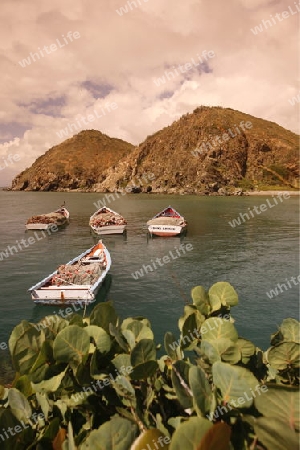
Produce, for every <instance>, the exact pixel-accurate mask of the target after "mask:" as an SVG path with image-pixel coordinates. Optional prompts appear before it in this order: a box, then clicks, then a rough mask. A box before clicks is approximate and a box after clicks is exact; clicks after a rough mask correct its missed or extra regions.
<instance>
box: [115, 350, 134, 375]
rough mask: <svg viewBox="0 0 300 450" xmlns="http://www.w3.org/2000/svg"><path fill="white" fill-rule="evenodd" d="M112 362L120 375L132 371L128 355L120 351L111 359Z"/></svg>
mask: <svg viewBox="0 0 300 450" xmlns="http://www.w3.org/2000/svg"><path fill="white" fill-rule="evenodd" d="M112 363H113V365H114V366H115V367H116V369H118V371H119V372H120V374H121V375H125V376H126V375H129V374H130V373H131V371H132V366H131V361H130V355H126V354H124V353H121V354H120V355H117V356H116V357H115V358H114V359H113V360H112Z"/></svg>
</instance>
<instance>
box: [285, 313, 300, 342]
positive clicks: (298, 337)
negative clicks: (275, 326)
mask: <svg viewBox="0 0 300 450" xmlns="http://www.w3.org/2000/svg"><path fill="white" fill-rule="evenodd" d="M280 331H281V333H282V336H283V340H284V341H285V342H295V343H296V344H300V322H299V321H298V320H296V319H291V318H288V319H284V320H283V322H282V324H281V325H280Z"/></svg>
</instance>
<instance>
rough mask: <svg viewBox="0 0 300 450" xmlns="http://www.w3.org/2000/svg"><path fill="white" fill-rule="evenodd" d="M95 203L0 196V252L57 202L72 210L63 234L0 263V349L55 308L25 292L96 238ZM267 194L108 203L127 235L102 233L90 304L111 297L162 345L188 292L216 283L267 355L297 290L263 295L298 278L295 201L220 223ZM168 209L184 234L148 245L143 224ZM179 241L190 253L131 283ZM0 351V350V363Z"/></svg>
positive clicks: (55, 196) (242, 328)
mask: <svg viewBox="0 0 300 450" xmlns="http://www.w3.org/2000/svg"><path fill="white" fill-rule="evenodd" d="M103 197H104V196H103V194H83V193H39V192H37V193H33V192H5V191H0V207H1V223H0V252H1V251H4V250H5V249H6V248H7V246H9V245H10V246H12V245H16V241H20V240H21V239H28V237H29V236H34V234H33V232H25V222H26V219H27V218H28V217H30V216H31V215H34V214H40V213H46V212H50V211H53V210H54V209H56V208H58V207H59V206H60V205H61V204H62V203H63V201H66V205H67V208H68V209H69V211H70V214H71V222H70V225H69V226H67V227H66V228H65V229H63V230H60V231H58V232H57V233H54V234H53V235H51V236H47V237H46V238H44V239H41V240H39V241H37V242H35V244H33V245H30V246H29V247H28V248H25V249H24V250H22V251H19V252H18V253H17V254H14V255H12V256H10V257H9V258H7V259H6V258H5V259H4V260H3V261H0V286H1V288H0V343H2V342H7V340H8V338H9V335H10V333H11V331H12V329H13V327H14V326H16V325H17V324H18V323H19V322H20V321H21V320H22V319H26V320H29V321H37V320H39V319H40V318H41V317H43V316H45V315H46V314H52V313H53V312H54V311H55V310H56V311H57V310H58V308H56V309H55V308H53V307H48V306H35V305H34V304H33V302H32V301H31V298H30V295H29V293H28V292H27V289H28V288H29V287H30V286H32V285H33V284H35V283H36V282H38V281H39V280H41V279H42V278H44V277H45V276H46V275H48V274H49V273H50V272H52V271H53V270H55V268H56V267H57V266H58V265H60V264H64V263H66V262H67V261H69V260H70V259H72V258H73V257H75V256H77V255H78V254H79V253H81V252H82V251H84V250H85V249H87V248H89V247H91V246H92V245H93V244H94V243H95V242H96V240H97V239H96V238H95V237H93V236H92V235H91V234H90V230H89V226H88V221H89V217H90V215H91V214H92V213H93V212H95V210H96V208H95V206H94V205H93V203H94V202H95V201H98V200H100V199H101V198H103ZM266 198H269V199H270V202H271V203H272V197H197V196H170V195H168V196H162V195H159V196H158V195H141V194H139V195H127V196H124V197H121V198H119V199H117V200H115V201H114V202H111V203H110V204H108V205H107V206H110V207H112V208H113V209H115V210H116V211H118V212H120V213H121V214H122V215H124V216H125V217H126V219H127V221H128V231H127V236H126V237H123V236H106V237H103V241H104V242H105V244H106V245H107V247H108V249H109V251H110V253H111V256H112V267H111V271H110V274H111V276H110V277H109V278H108V280H107V281H108V282H107V283H106V286H104V288H103V289H102V291H101V292H100V295H99V299H98V300H97V301H103V300H104V299H111V300H113V302H114V305H115V307H116V310H117V312H118V314H119V315H120V316H121V317H122V318H125V317H128V316H146V317H147V318H149V319H150V321H151V323H152V327H153V329H154V332H155V336H156V340H157V342H161V343H163V335H164V333H165V332H166V331H172V332H174V333H175V335H176V336H179V332H178V328H177V321H178V318H179V317H180V315H182V313H183V307H184V304H185V300H186V299H188V298H190V290H191V288H192V287H193V286H195V285H203V286H205V287H206V288H209V287H210V286H211V285H212V284H213V283H215V282H217V281H228V282H230V283H231V284H232V285H233V286H234V287H235V289H236V290H237V292H238V294H239V300H240V302H239V305H238V306H236V307H234V308H233V309H232V315H233V317H234V318H235V319H236V326H237V329H238V331H239V333H240V335H241V336H243V337H245V338H248V339H251V340H252V341H253V342H254V343H255V344H256V345H258V346H259V347H261V348H263V349H266V348H267V347H268V346H269V339H270V334H271V333H273V332H275V331H276V329H277V326H278V325H279V324H280V323H281V321H282V320H283V319H284V318H286V317H294V318H298V301H299V286H293V287H292V288H289V289H288V291H286V292H283V293H282V294H280V295H278V296H277V297H275V298H273V299H269V298H268V297H267V295H266V292H268V291H270V289H273V288H274V287H275V286H276V284H277V283H284V282H285V281H286V279H288V280H290V278H291V277H292V276H294V277H297V275H299V259H298V253H299V242H298V232H299V222H298V219H299V198H298V197H297V196H295V197H291V198H290V199H288V200H284V202H283V203H281V204H279V205H278V206H276V207H274V208H272V209H268V210H267V211H266V212H264V213H262V214H260V215H256V216H255V217H254V218H252V219H251V220H249V221H247V222H245V223H243V224H242V225H240V226H238V227H236V228H232V227H231V226H230V225H229V224H228V221H229V220H232V219H233V218H235V217H237V216H238V215H239V213H240V212H247V211H248V208H249V207H250V208H251V209H252V208H253V207H254V206H259V205H260V204H262V203H264V202H265V201H266ZM169 204H171V205H172V206H173V207H175V209H177V210H178V211H179V212H180V213H181V214H183V215H184V216H185V218H186V219H187V221H188V233H187V235H186V236H185V237H184V238H181V239H180V238H165V239H163V238H155V239H148V238H147V233H146V228H145V224H146V221H147V220H148V219H149V218H151V217H152V216H153V215H154V214H156V213H157V212H158V211H160V210H161V209H163V208H164V207H165V206H168V205H169ZM180 242H182V243H185V244H187V243H191V244H192V246H193V250H192V251H191V252H188V253H187V254H186V255H185V256H182V257H180V258H177V259H176V260H174V261H172V262H171V263H169V264H166V265H165V266H163V267H160V268H159V269H158V270H156V271H153V272H151V273H148V274H147V275H145V276H144V277H143V278H141V279H139V280H135V279H134V278H133V277H132V275H131V274H132V273H134V272H135V271H136V270H139V269H141V268H142V266H143V264H151V260H153V259H155V258H156V257H160V258H161V257H163V256H164V255H168V254H169V251H173V253H174V249H175V247H177V246H178V245H179V244H180ZM109 281H111V284H110V283H109ZM94 305H95V303H94ZM94 305H93V306H94ZM93 306H92V307H89V310H91V309H92V308H93ZM4 354H5V352H4V351H1V350H0V357H3V355H4Z"/></svg>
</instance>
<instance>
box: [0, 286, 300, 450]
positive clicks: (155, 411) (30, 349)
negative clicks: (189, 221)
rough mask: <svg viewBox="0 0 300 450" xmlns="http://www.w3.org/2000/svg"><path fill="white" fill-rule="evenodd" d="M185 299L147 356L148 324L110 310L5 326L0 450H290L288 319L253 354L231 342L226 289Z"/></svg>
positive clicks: (293, 356)
mask: <svg viewBox="0 0 300 450" xmlns="http://www.w3.org/2000/svg"><path fill="white" fill-rule="evenodd" d="M191 296H192V303H191V304H189V305H186V306H185V307H184V313H183V316H182V317H181V318H180V319H179V323H178V325H179V330H180V337H179V339H178V340H177V339H176V337H175V336H173V335H172V333H169V332H167V333H166V335H165V338H164V346H165V352H166V354H164V355H163V356H160V357H159V358H158V356H157V349H158V346H157V344H156V343H155V341H154V335H153V332H152V329H151V324H150V322H149V321H148V320H147V319H146V318H143V317H135V318H132V317H130V318H127V319H125V320H123V321H122V320H121V319H120V318H119V317H118V315H117V313H116V311H115V309H114V308H113V305H112V304H111V303H110V302H106V303H101V304H99V305H97V306H96V307H95V308H94V310H93V311H92V313H91V316H90V317H89V318H85V319H83V318H82V317H80V316H79V315H74V316H73V317H72V318H71V319H70V320H65V319H59V320H57V319H58V318H56V320H49V319H48V323H49V324H51V325H50V326H49V327H48V328H45V327H43V326H38V325H36V326H35V325H34V324H32V323H29V322H27V321H22V322H21V323H20V324H19V325H17V326H16V327H15V328H14V330H13V332H12V334H11V337H10V340H9V349H10V353H11V358H12V361H13V364H14V367H15V370H16V375H15V380H14V382H13V385H12V386H11V387H5V386H0V430H2V431H0V442H1V449H3V450H6V449H7V450H23V449H37V450H48V449H54V450H60V449H62V450H67V449H68V450H74V449H78V450H83V449H93V450H98V449H99V450H110V449H111V450H128V449H132V450H143V449H146V448H147V450H149V449H153V450H154V449H155V450H157V449H158V448H161V449H168V448H169V450H182V449H184V450H190V449H191V450H194V449H195V448H197V450H215V449H218V450H232V449H234V450H247V449H251V450H263V449H264V450H265V449H268V450H283V449H289V450H293V449H294V450H296V449H297V448H298V447H297V442H298V433H299V411H298V408H299V398H298V392H297V386H298V385H299V376H298V369H299V362H298V360H299V322H298V321H296V320H295V319H285V320H284V321H283V323H282V325H281V326H280V328H279V329H278V331H277V332H276V333H274V334H273V335H272V337H271V347H270V348H269V349H268V350H267V352H265V353H263V352H262V351H261V350H260V349H259V348H256V347H255V345H254V344H252V343H251V342H250V341H248V340H246V339H244V338H242V337H240V336H239V335H238V333H237V330H236V328H235V326H234V319H233V318H232V316H231V308H232V307H233V306H235V305H237V304H238V295H237V293H236V291H235V290H234V288H233V287H232V286H231V285H230V284H229V283H226V282H219V283H216V284H214V285H213V286H212V287H211V288H210V289H209V291H206V290H205V289H204V288H203V287H202V286H196V287H195V288H193V289H192V292H191ZM43 320H45V319H43ZM41 322H42V321H41ZM41 322H40V324H41ZM37 418H38V419H37ZM9 430H11V432H10V431H9Z"/></svg>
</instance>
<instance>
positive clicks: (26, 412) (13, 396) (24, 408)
mask: <svg viewBox="0 0 300 450" xmlns="http://www.w3.org/2000/svg"><path fill="white" fill-rule="evenodd" d="M8 403H9V406H10V409H11V412H12V413H13V414H14V416H15V417H16V418H17V419H18V420H19V421H20V422H21V420H23V422H25V423H28V421H29V420H28V419H30V417H31V414H32V410H31V406H30V404H29V402H28V400H27V398H26V397H25V395H23V394H22V393H21V392H20V391H18V389H15V388H11V389H9V391H8Z"/></svg>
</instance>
